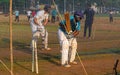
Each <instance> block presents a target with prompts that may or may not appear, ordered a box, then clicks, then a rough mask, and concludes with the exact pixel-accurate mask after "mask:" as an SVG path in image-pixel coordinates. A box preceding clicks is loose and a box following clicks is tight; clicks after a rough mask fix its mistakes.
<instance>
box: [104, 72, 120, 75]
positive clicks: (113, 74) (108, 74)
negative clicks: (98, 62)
mask: <svg viewBox="0 0 120 75" xmlns="http://www.w3.org/2000/svg"><path fill="white" fill-rule="evenodd" d="M104 75H116V74H115V73H106V74H104ZM117 75H120V72H119V73H117Z"/></svg>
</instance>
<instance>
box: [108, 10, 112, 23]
mask: <svg viewBox="0 0 120 75" xmlns="http://www.w3.org/2000/svg"><path fill="white" fill-rule="evenodd" d="M109 21H110V23H111V22H113V11H112V10H110V11H109Z"/></svg>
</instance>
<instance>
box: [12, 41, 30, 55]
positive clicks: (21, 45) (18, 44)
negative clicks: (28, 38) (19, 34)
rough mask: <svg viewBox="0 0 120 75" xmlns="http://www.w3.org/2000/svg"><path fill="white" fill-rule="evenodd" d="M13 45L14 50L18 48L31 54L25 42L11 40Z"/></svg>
mask: <svg viewBox="0 0 120 75" xmlns="http://www.w3.org/2000/svg"><path fill="white" fill-rule="evenodd" d="M13 47H14V49H15V50H20V51H23V52H25V53H28V54H31V53H32V51H31V50H30V46H29V45H28V44H26V43H22V42H18V41H13Z"/></svg>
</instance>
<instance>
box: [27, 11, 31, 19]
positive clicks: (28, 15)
mask: <svg viewBox="0 0 120 75" xmlns="http://www.w3.org/2000/svg"><path fill="white" fill-rule="evenodd" d="M31 14H32V12H31V11H30V10H28V11H27V18H28V21H30V17H31Z"/></svg>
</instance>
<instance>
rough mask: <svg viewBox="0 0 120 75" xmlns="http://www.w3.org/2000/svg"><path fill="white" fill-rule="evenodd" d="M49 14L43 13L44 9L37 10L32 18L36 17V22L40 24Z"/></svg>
mask: <svg viewBox="0 0 120 75" xmlns="http://www.w3.org/2000/svg"><path fill="white" fill-rule="evenodd" d="M48 16H49V14H47V13H46V14H45V11H44V10H41V11H38V12H37V13H36V15H35V16H34V18H37V21H38V23H39V24H40V25H41V24H42V22H43V20H45V19H48Z"/></svg>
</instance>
